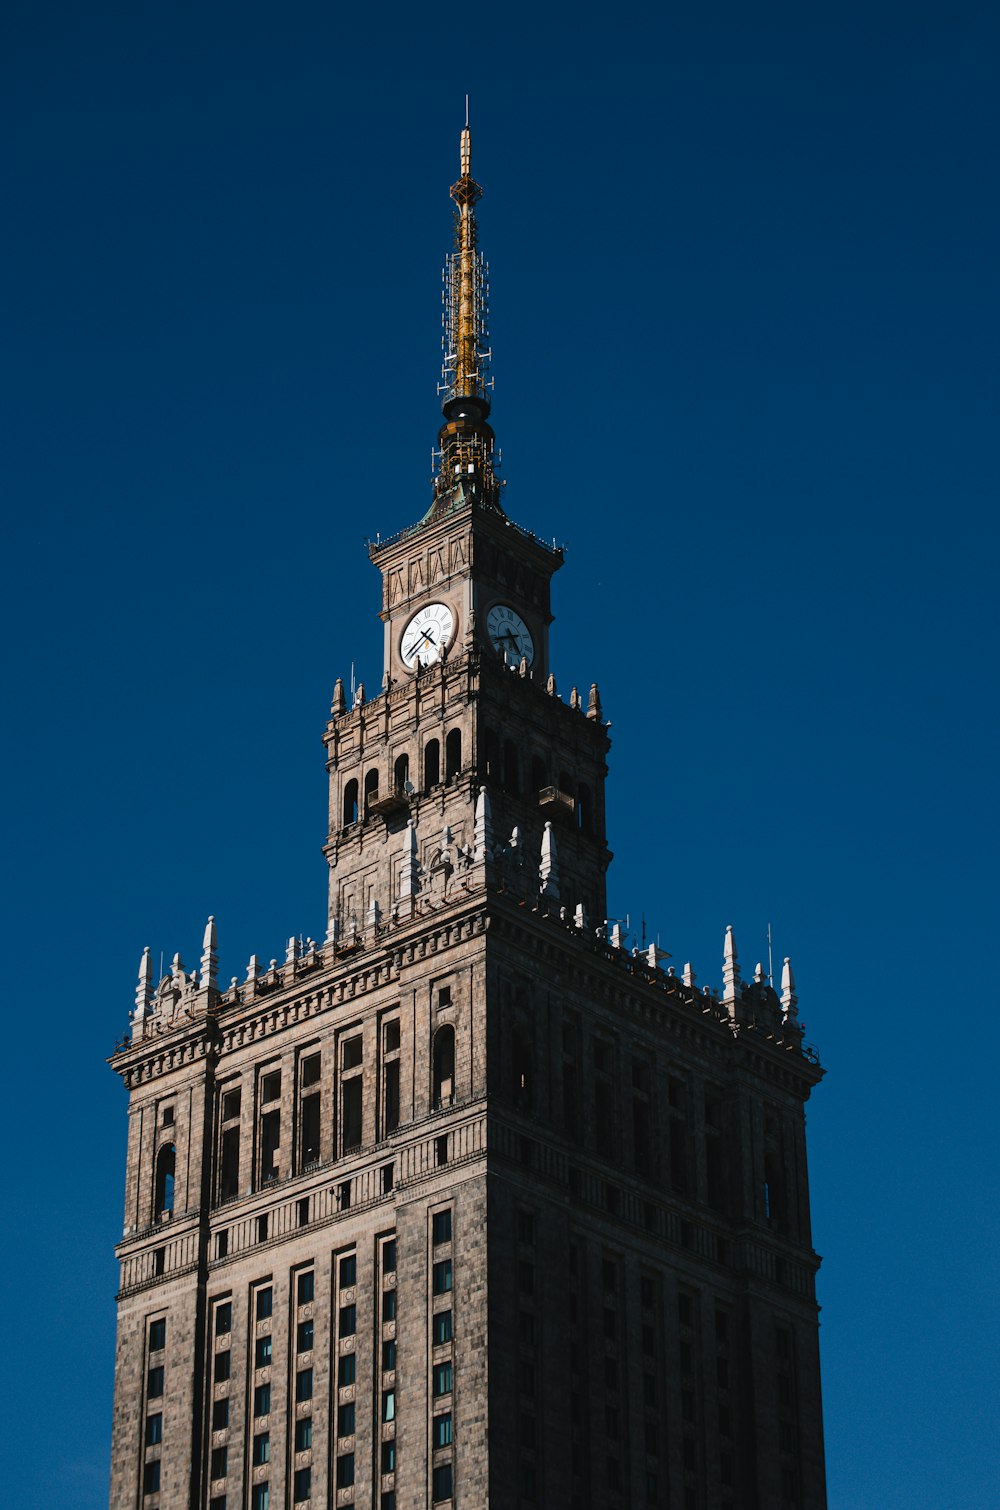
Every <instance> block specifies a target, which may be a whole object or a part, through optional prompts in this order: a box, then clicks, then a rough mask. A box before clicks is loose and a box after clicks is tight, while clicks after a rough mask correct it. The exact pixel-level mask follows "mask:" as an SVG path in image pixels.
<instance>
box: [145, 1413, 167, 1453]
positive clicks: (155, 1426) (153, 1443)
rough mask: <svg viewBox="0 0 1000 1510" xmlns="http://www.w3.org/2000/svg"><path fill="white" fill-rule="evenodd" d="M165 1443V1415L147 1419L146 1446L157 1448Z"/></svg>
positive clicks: (161, 1414)
mask: <svg viewBox="0 0 1000 1510" xmlns="http://www.w3.org/2000/svg"><path fill="white" fill-rule="evenodd" d="M162 1441H163V1413H162V1411H157V1412H156V1415H155V1416H147V1417H146V1446H147V1447H157V1446H159V1444H160V1443H161V1442H162Z"/></svg>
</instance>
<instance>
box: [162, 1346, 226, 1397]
mask: <svg viewBox="0 0 1000 1510" xmlns="http://www.w3.org/2000/svg"><path fill="white" fill-rule="evenodd" d="M231 1361H232V1357H231V1354H230V1352H229V1349H228V1348H227V1349H226V1351H225V1352H224V1353H216V1355H215V1367H214V1369H213V1370H212V1378H213V1379H214V1380H215V1383H216V1384H225V1382H226V1380H227V1379H228V1378H229V1365H230V1363H231ZM160 1372H161V1373H162V1372H163V1370H162V1369H161V1370H160ZM160 1393H161V1394H162V1393H163V1390H162V1389H161V1390H160Z"/></svg>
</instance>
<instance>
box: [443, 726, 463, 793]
mask: <svg viewBox="0 0 1000 1510" xmlns="http://www.w3.org/2000/svg"><path fill="white" fill-rule="evenodd" d="M461 769H462V731H461V729H450V730H449V731H448V738H447V739H446V740H445V745H444V776H445V780H446V781H451V779H452V777H454V776H457V775H458V774H459V773H460V771H461Z"/></svg>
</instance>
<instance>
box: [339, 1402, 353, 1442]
mask: <svg viewBox="0 0 1000 1510" xmlns="http://www.w3.org/2000/svg"><path fill="white" fill-rule="evenodd" d="M337 1435H338V1437H353V1435H354V1403H353V1401H350V1402H348V1404H346V1405H341V1406H340V1408H339V1409H338V1411H337Z"/></svg>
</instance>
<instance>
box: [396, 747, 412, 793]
mask: <svg viewBox="0 0 1000 1510" xmlns="http://www.w3.org/2000/svg"><path fill="white" fill-rule="evenodd" d="M409 782H410V757H409V755H406V754H403V755H397V756H396V763H395V765H394V766H393V768H392V784H393V787H394V789H395V790H396V791H397V792H405V791H406V789H407V787H408V786H409Z"/></svg>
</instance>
